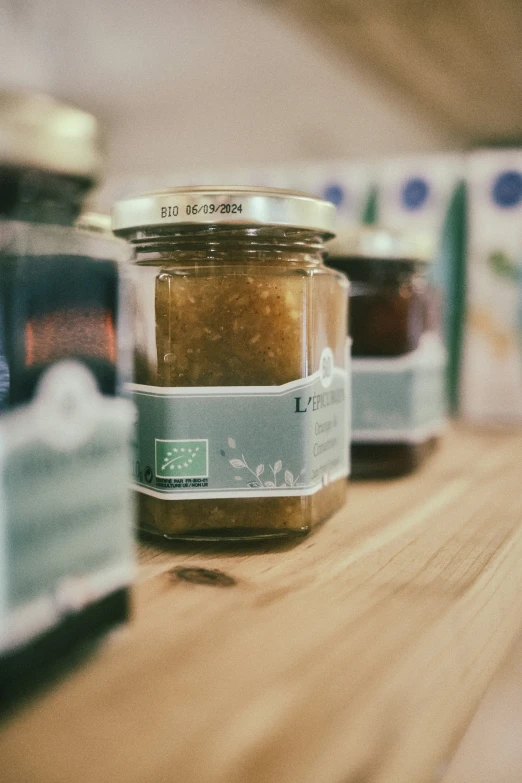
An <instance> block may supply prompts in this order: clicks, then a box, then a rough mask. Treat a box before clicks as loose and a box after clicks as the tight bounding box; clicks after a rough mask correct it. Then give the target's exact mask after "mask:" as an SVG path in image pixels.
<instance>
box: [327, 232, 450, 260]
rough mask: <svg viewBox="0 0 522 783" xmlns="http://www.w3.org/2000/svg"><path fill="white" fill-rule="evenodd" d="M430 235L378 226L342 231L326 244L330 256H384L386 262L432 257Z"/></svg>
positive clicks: (380, 257)
mask: <svg viewBox="0 0 522 783" xmlns="http://www.w3.org/2000/svg"><path fill="white" fill-rule="evenodd" d="M433 250H434V247H433V238H432V236H431V235H430V234H428V233H420V232H419V233H412V232H406V233H400V232H396V231H390V230H389V229H387V228H383V227H381V226H365V227H358V228H356V229H352V228H351V229H349V230H347V231H343V230H341V231H340V232H339V233H338V236H337V238H336V240H335V241H334V242H332V243H331V244H330V245H328V252H329V254H330V256H334V257H335V256H342V257H344V258H349V257H356V258H357V259H364V258H367V259H368V260H369V261H371V260H372V259H383V260H387V261H393V260H397V261H421V262H425V263H428V262H429V261H432V260H433Z"/></svg>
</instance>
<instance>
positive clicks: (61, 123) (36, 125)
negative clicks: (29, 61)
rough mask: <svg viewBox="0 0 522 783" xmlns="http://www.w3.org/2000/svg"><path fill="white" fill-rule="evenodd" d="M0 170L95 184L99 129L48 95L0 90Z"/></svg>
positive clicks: (88, 118) (86, 116) (88, 116)
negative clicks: (39, 172)
mask: <svg viewBox="0 0 522 783" xmlns="http://www.w3.org/2000/svg"><path fill="white" fill-rule="evenodd" d="M0 165H5V166H13V167H19V168H36V169H44V170H46V171H52V172H55V173H57V174H66V175H70V176H74V177H82V178H86V179H89V180H92V181H93V182H95V181H97V180H98V179H99V176H100V173H101V166H102V155H101V149H100V138H99V127H98V123H97V121H96V119H95V118H94V117H93V116H92V115H91V114H88V113H87V112H84V111H82V110H80V109H77V108H76V107H74V106H69V105H68V104H66V103H62V102H61V101H58V100H56V99H55V98H52V97H51V96H49V95H41V94H37V93H23V92H9V91H3V90H0Z"/></svg>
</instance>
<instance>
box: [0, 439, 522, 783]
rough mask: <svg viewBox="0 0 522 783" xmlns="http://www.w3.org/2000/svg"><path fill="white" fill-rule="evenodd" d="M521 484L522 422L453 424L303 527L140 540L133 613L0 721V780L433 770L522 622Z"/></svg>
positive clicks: (335, 776)
mask: <svg viewBox="0 0 522 783" xmlns="http://www.w3.org/2000/svg"><path fill="white" fill-rule="evenodd" d="M521 488H522V434H520V433H518V434H517V433H515V432H510V433H509V432H508V433H498V432H497V433H485V432H478V431H473V430H471V429H467V428H464V427H459V428H457V429H455V430H452V431H450V432H449V433H448V434H447V436H446V437H445V440H444V444H443V446H441V448H440V450H439V451H438V453H437V454H435V455H434V456H433V457H432V458H431V460H430V461H429V462H428V463H427V465H426V466H425V467H424V468H423V469H422V470H421V471H419V472H418V473H417V474H416V475H414V476H411V477H409V478H406V479H401V480H396V481H388V482H366V483H359V484H355V483H354V484H353V485H352V486H351V488H350V496H349V500H348V503H347V505H346V506H345V508H344V509H343V510H342V511H341V512H340V513H338V514H337V515H336V516H335V517H333V518H332V519H331V520H330V521H329V522H328V523H327V524H325V525H324V526H322V527H321V528H320V529H319V530H318V531H317V532H316V533H315V534H314V535H312V536H310V537H308V538H306V539H304V540H302V541H301V542H300V543H299V544H297V545H293V546H286V547H279V548H276V549H270V550H267V549H266V548H265V549H262V550H260V549H250V550H248V549H245V548H243V549H239V550H229V551H226V550H221V551H216V550H202V549H201V547H200V548H199V549H197V548H191V547H188V546H184V547H178V548H177V549H168V550H166V549H161V548H159V547H156V546H152V545H148V544H147V545H141V546H140V567H139V574H138V579H137V583H136V586H135V590H134V621H133V623H132V624H131V625H130V626H129V628H128V629H126V630H124V631H122V632H119V633H117V634H114V635H112V636H111V637H110V639H109V640H107V641H106V642H105V643H104V644H103V645H101V647H100V648H99V650H98V651H97V652H96V654H94V655H93V656H91V658H90V659H89V660H88V661H87V662H86V663H85V664H84V665H82V667H81V668H79V669H78V670H77V671H76V672H74V673H73V674H72V675H71V676H69V677H68V678H66V679H64V680H62V681H61V682H60V683H59V684H57V685H56V686H55V687H54V688H53V689H51V690H50V691H48V692H47V693H45V694H41V695H39V696H37V697H36V698H35V699H33V700H32V701H31V702H30V703H28V704H26V705H25V706H23V707H22V708H21V709H19V710H18V712H17V713H16V714H15V715H14V716H12V717H11V718H10V719H9V720H7V721H5V722H4V724H3V725H2V727H1V731H0V779H1V781H2V783H33V781H34V782H35V783H120V781H121V782H122V783H167V782H168V783H170V782H171V781H172V783H174V782H176V783H363V782H364V783H370V782H371V783H410V782H411V783H424V782H425V781H426V782H427V781H436V780H440V779H441V776H442V775H443V772H444V770H445V768H446V762H447V760H448V759H449V757H450V755H451V754H452V752H453V751H454V750H455V748H456V745H457V743H458V741H459V740H460V738H461V737H462V735H463V733H464V731H465V729H466V727H467V725H468V724H469V722H470V720H471V718H472V715H473V713H474V711H475V710H476V708H477V706H478V704H479V701H480V700H481V698H482V696H483V694H484V692H485V691H486V689H487V687H488V684H489V683H490V680H491V678H492V676H493V675H494V673H495V672H496V670H497V669H498V668H499V666H500V665H501V663H502V662H503V661H504V659H505V658H506V656H507V654H508V652H509V651H510V649H511V648H512V646H513V643H514V641H515V639H516V637H517V636H518V634H519V633H520V631H521V629H522V599H521V596H522V491H521ZM183 569H185V570H183ZM197 569H207V570H210V571H212V572H215V573H210V574H208V573H206V572H205V571H203V572H201V571H199V570H197ZM217 572H219V573H217Z"/></svg>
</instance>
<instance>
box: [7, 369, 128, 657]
mask: <svg viewBox="0 0 522 783" xmlns="http://www.w3.org/2000/svg"><path fill="white" fill-rule="evenodd" d="M134 420H135V411H134V409H133V406H132V404H131V403H130V402H129V401H127V400H122V399H115V398H111V397H105V396H102V395H101V394H100V393H99V392H98V390H97V388H96V382H95V379H94V377H93V375H92V373H91V372H90V371H89V370H88V369H87V368H86V367H85V366H83V365H81V364H80V363H78V362H73V361H63V362H59V363H57V364H55V365H52V366H51V368H50V369H49V370H47V371H46V373H45V374H44V375H43V376H42V379H41V381H40V385H39V387H38V390H37V393H36V395H35V397H34V399H33V400H32V401H31V402H30V403H29V404H27V405H22V406H20V407H19V408H17V410H16V411H14V412H11V413H8V414H5V415H4V416H3V417H2V418H1V419H0V653H2V652H4V651H7V650H12V649H16V648H17V647H19V646H20V645H22V644H24V643H26V642H27V641H29V640H30V639H32V638H33V637H34V636H36V635H38V634H40V633H42V632H44V631H46V630H48V629H50V628H52V627H53V626H55V625H56V624H58V623H59V622H60V621H61V620H62V619H63V618H64V617H66V616H67V615H69V614H71V613H74V612H76V611H79V610H81V609H82V608H83V607H84V606H87V605H88V604H90V603H93V602H95V601H97V600H99V599H101V598H103V597H104V596H106V595H108V594H110V593H111V592H114V591H116V590H119V589H121V588H123V587H125V586H127V585H129V584H130V581H131V579H132V576H133V572H134V567H133V564H134V555H133V514H132V502H131V501H132V498H131V493H130V492H129V488H128V474H129V467H130V464H131V461H132V460H131V442H132V427H133V423H134Z"/></svg>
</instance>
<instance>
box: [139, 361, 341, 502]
mask: <svg viewBox="0 0 522 783" xmlns="http://www.w3.org/2000/svg"><path fill="white" fill-rule="evenodd" d="M320 366H321V370H319V371H318V372H316V373H315V374H314V375H311V376H309V377H308V378H303V379H301V380H298V381H293V382H291V383H287V384H285V385H284V386H222V387H194V388H192V387H158V386H143V385H140V384H131V385H130V388H131V390H132V394H133V399H134V402H135V403H136V406H137V408H138V424H137V461H136V464H135V468H134V486H135V488H136V489H137V490H139V491H140V492H144V493H146V494H148V495H152V496H153V497H157V498H164V499H166V500H179V499H180V498H239V497H267V496H272V497H273V496H281V495H311V494H313V493H314V492H317V491H318V490H319V489H321V488H322V487H323V486H325V485H326V484H328V483H329V482H331V481H334V480H336V479H338V478H341V477H345V476H347V475H348V473H349V412H350V406H351V399H350V376H349V372H348V368H346V369H341V368H339V367H334V365H333V354H332V352H331V351H330V349H326V350H325V351H324V352H323V356H322V357H321V363H320Z"/></svg>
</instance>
